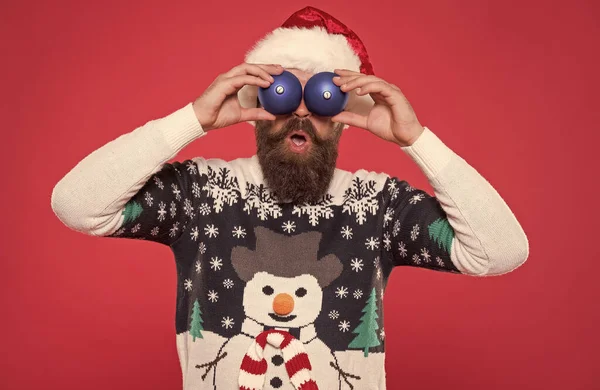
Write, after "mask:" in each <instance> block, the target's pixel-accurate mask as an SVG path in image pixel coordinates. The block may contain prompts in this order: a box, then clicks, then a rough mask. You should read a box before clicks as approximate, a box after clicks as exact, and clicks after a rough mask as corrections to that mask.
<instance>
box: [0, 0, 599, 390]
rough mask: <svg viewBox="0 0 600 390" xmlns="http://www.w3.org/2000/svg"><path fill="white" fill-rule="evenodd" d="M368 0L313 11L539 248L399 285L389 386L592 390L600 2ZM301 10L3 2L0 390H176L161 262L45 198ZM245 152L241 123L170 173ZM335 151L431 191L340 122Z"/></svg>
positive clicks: (170, 312) (401, 278)
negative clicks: (82, 225)
mask: <svg viewBox="0 0 600 390" xmlns="http://www.w3.org/2000/svg"><path fill="white" fill-rule="evenodd" d="M209 3H210V4H209ZM368 4H369V6H364V4H361V3H359V2H356V3H354V4H353V3H351V2H349V1H320V2H318V3H315V4H313V5H315V6H318V7H320V8H322V9H324V10H325V11H328V12H330V13H332V14H333V15H334V16H336V17H338V18H339V19H341V20H342V21H343V22H345V23H346V24H348V25H349V26H350V27H351V28H353V29H354V30H355V31H356V32H357V34H358V35H359V36H360V37H361V39H362V40H363V41H364V43H365V44H366V46H367V48H368V51H369V54H370V56H371V59H372V61H373V63H374V66H375V72H376V73H377V74H378V75H379V76H380V77H382V78H384V79H386V80H388V81H389V82H392V83H394V84H396V85H398V86H400V88H402V90H403V92H404V93H405V95H406V96H407V98H408V99H409V100H410V101H411V103H412V105H413V107H414V108H415V111H416V112H417V115H418V116H419V119H420V120H421V122H422V123H423V124H424V125H426V126H429V127H430V128H431V129H432V131H434V132H436V134H437V135H438V136H439V137H440V138H441V139H442V140H444V142H445V143H446V144H447V145H448V146H449V147H451V148H452V149H453V150H454V151H456V152H457V153H458V154H459V155H461V156H462V157H463V158H465V159H466V160H467V161H468V162H469V163H470V164H471V165H473V166H474V167H475V168H476V169H477V170H478V171H479V172H480V173H481V174H482V175H483V176H484V177H486V178H487V179H488V180H489V181H490V182H491V183H492V184H493V185H494V187H495V188H496V189H497V190H498V192H499V193H500V194H501V195H502V196H503V198H504V199H505V200H506V201H507V203H508V204H509V206H510V207H511V209H512V210H513V212H514V213H515V215H516V216H517V218H518V219H519V221H520V222H521V224H522V225H523V227H524V229H525V231H526V232H527V234H528V237H529V240H530V248H531V254H530V257H529V260H528V262H527V263H526V264H525V265H524V266H523V267H522V268H520V269H518V270H517V271H516V272H513V273H511V274H508V275H505V276H501V277H495V278H473V277H467V276H456V275H449V274H443V273H437V272H433V271H428V270H420V269H414V268H411V269H406V268H404V269H402V270H397V271H396V272H395V273H393V274H392V278H391V284H390V285H389V289H388V290H387V294H386V300H385V310H386V317H385V328H386V336H387V337H386V341H387V368H388V384H389V385H388V387H389V388H390V389H392V390H393V389H412V390H417V389H439V388H442V387H443V388H456V389H462V390H468V389H482V388H485V389H545V390H549V389H591V388H598V387H597V386H598V385H599V383H600V380H599V379H598V374H594V371H595V370H597V368H598V362H599V360H600V359H599V358H598V357H597V353H598V350H599V347H600V345H599V343H598V340H599V336H598V330H597V327H598V325H599V322H598V317H599V315H598V302H597V299H598V295H599V294H598V288H597V286H598V282H597V279H598V274H596V272H598V271H600V266H599V262H600V259H599V258H598V254H599V250H598V248H599V247H598V241H597V240H598V221H599V220H600V219H599V218H598V217H599V215H598V184H597V180H598V174H597V172H596V171H597V168H598V152H597V144H598V141H599V137H598V133H597V132H598V129H599V125H598V123H599V119H600V115H599V112H600V110H599V109H598V106H599V103H600V101H599V99H598V86H599V76H598V68H599V67H600V64H599V61H598V56H599V54H598V47H600V42H599V35H600V28H599V24H598V15H599V14H600V6H598V4H599V3H598V2H594V1H567V2H547V1H532V0H521V1H494V2H489V1H485V2H483V1H478V0H469V1H450V0H446V1H443V0H440V1H410V2H404V1H397V0H394V1H385V2H383V1H382V2H378V1H369V2H368ZM550 4H551V5H550ZM305 5H308V4H306V3H303V2H296V1H285V2H282V1H263V2H258V1H250V2H246V1H228V2H214V3H213V2H207V1H196V2H189V3H181V2H176V1H148V0H147V1H135V2H134V1H126V2H123V3H121V2H120V1H108V2H107V1H85V2H83V1H56V2H50V1H47V2H40V1H37V2H36V1H29V2H6V1H3V2H2V12H1V15H0V21H1V22H0V29H1V32H2V35H1V36H2V38H1V39H2V54H3V56H2V57H3V60H2V62H1V64H0V67H1V72H0V74H1V77H2V83H1V84H2V90H3V94H2V95H3V96H2V98H1V99H2V102H1V103H2V104H1V105H0V109H1V110H2V111H1V113H2V120H3V122H4V123H3V125H2V129H1V131H2V134H3V135H4V139H3V141H2V142H1V145H0V148H2V153H1V158H2V160H3V161H2V164H3V166H4V169H3V171H2V175H1V176H2V177H1V183H2V189H3V190H2V191H1V192H0V196H1V197H2V198H1V205H2V213H1V215H2V227H1V229H2V235H1V237H2V245H1V246H0V250H1V257H2V261H1V263H0V267H1V268H0V275H1V278H2V279H1V287H0V288H1V300H2V309H1V313H2V318H3V319H4V320H3V321H2V323H1V325H0V335H1V337H2V340H1V342H0V345H2V350H3V353H2V356H1V357H0V359H1V360H0V388H2V389H38V388H44V389H62V390H67V389H82V388H85V389H86V390H95V389H106V388H111V389H113V390H118V389H131V388H135V389H138V388H139V389H146V390H149V389H161V390H162V389H177V388H181V373H180V367H179V363H178V361H177V354H176V349H175V333H174V315H175V313H174V310H175V284H176V279H175V276H176V275H175V267H174V264H173V261H172V257H171V254H170V251H169V248H167V247H163V246H160V245H158V244H153V243H144V242H138V241H134V240H115V239H101V238H93V237H88V236H85V235H83V234H79V233H76V232H74V231H71V230H69V229H68V228H66V227H65V226H63V225H62V224H61V223H60V222H59V220H58V219H57V218H56V217H55V216H54V214H53V212H52V210H51V208H50V194H51V191H52V188H53V186H54V185H55V184H56V182H58V180H60V178H61V177H62V176H63V175H64V174H66V173H67V172H68V170H70V169H71V168H72V167H73V166H74V165H75V164H76V163H77V162H78V161H79V160H80V159H82V158H83V157H85V156H86V155H87V154H89V153H90V152H92V151H93V150H95V149H96V148H98V147H100V146H102V145H104V144H105V143H106V142H108V141H110V140H112V139H114V138H116V137H118V136H119V135H121V134H123V133H125V132H128V131H131V130H133V129H134V128H136V127H137V126H140V125H142V124H143V123H145V122H146V121H148V120H150V119H155V118H158V117H162V116H164V115H167V114H169V113H171V112H173V111H174V110H176V109H178V108H180V107H182V106H184V105H185V104H186V103H188V102H189V101H192V100H193V99H194V98H195V97H196V96H198V95H199V94H200V93H202V91H203V90H204V88H206V87H207V86H208V85H209V84H210V83H211V82H212V80H213V79H214V77H216V75H217V74H219V73H221V72H224V71H226V70H228V69H229V68H231V67H233V66H235V65H237V64H238V63H240V62H241V61H242V60H243V54H244V52H245V50H247V49H248V48H249V47H250V46H251V45H252V43H253V42H254V41H255V40H256V39H258V38H260V37H261V36H262V35H263V34H265V33H266V32H267V31H269V30H270V29H271V28H275V27H276V26H277V25H278V24H279V23H281V22H283V21H284V20H285V19H286V18H287V17H288V16H289V15H290V14H291V13H292V12H294V11H296V10H298V9H300V8H302V7H304V6H305ZM254 150H255V144H254V136H253V132H252V128H251V127H250V126H249V125H247V124H239V125H236V126H233V127H232V128H228V129H222V130H219V131H217V132H214V133H211V135H210V136H209V137H206V138H203V139H202V140H201V142H194V143H192V144H190V145H188V146H187V147H186V148H185V149H184V150H183V151H182V152H181V153H180V154H179V155H178V156H177V159H185V158H190V157H193V156H198V155H202V156H205V157H220V158H224V159H233V158H236V157H242V156H249V155H251V154H253V153H254ZM340 154H341V155H340V160H339V167H341V168H343V169H348V170H356V169H359V168H365V169H369V170H375V171H385V172H387V173H390V174H392V175H395V176H399V177H401V178H403V179H406V180H408V181H409V182H411V184H413V185H416V186H418V187H421V188H424V189H426V190H427V191H429V192H431V187H430V186H429V183H428V182H427V181H426V179H425V176H424V175H423V174H422V172H421V171H420V170H419V169H418V167H417V166H416V164H414V163H413V162H412V161H411V160H410V159H409V158H408V157H407V156H406V155H404V154H403V153H402V152H401V151H400V150H399V149H398V148H397V147H395V146H393V145H391V144H388V143H386V142H385V141H382V140H381V139H379V138H377V137H375V136H373V135H371V134H369V133H368V132H366V131H364V130H360V129H353V128H351V129H349V130H348V131H347V132H346V133H345V135H344V137H342V141H341V150H340ZM357 390H360V389H357Z"/></svg>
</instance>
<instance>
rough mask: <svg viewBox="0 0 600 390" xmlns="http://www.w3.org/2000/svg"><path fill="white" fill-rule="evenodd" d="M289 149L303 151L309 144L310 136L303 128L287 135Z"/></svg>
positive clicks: (297, 151)
mask: <svg viewBox="0 0 600 390" xmlns="http://www.w3.org/2000/svg"><path fill="white" fill-rule="evenodd" d="M287 139H288V141H289V145H290V149H291V150H292V151H293V152H296V153H301V152H304V151H305V150H306V149H307V148H308V146H309V145H310V143H311V142H310V137H309V136H308V134H306V132H304V131H303V130H296V131H294V132H292V133H291V134H290V135H289V136H288V137H287Z"/></svg>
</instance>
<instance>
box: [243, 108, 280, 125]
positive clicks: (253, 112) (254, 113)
mask: <svg viewBox="0 0 600 390" xmlns="http://www.w3.org/2000/svg"><path fill="white" fill-rule="evenodd" d="M275 119H277V117H275V115H273V114H271V113H270V112H268V111H267V110H265V109H264V108H244V107H242V115H241V118H240V120H241V121H242V122H247V121H258V120H263V121H273V120H275Z"/></svg>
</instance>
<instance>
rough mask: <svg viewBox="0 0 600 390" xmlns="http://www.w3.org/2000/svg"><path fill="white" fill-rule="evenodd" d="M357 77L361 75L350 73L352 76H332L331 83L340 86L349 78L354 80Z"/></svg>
mask: <svg viewBox="0 0 600 390" xmlns="http://www.w3.org/2000/svg"><path fill="white" fill-rule="evenodd" d="M357 77H361V76H356V75H352V76H336V77H334V78H333V83H334V84H335V85H338V86H341V85H344V84H346V83H347V82H349V81H350V80H354V79H355V78H357Z"/></svg>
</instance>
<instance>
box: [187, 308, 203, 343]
mask: <svg viewBox="0 0 600 390" xmlns="http://www.w3.org/2000/svg"><path fill="white" fill-rule="evenodd" d="M201 314H202V311H200V303H199V302H198V300H197V299H196V301H195V302H194V307H193V308H192V320H191V323H190V334H191V335H192V341H196V338H202V333H201V332H200V331H202V330H204V328H203V327H202V323H203V322H204V321H203V320H202V317H201V316H200V315H201Z"/></svg>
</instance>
